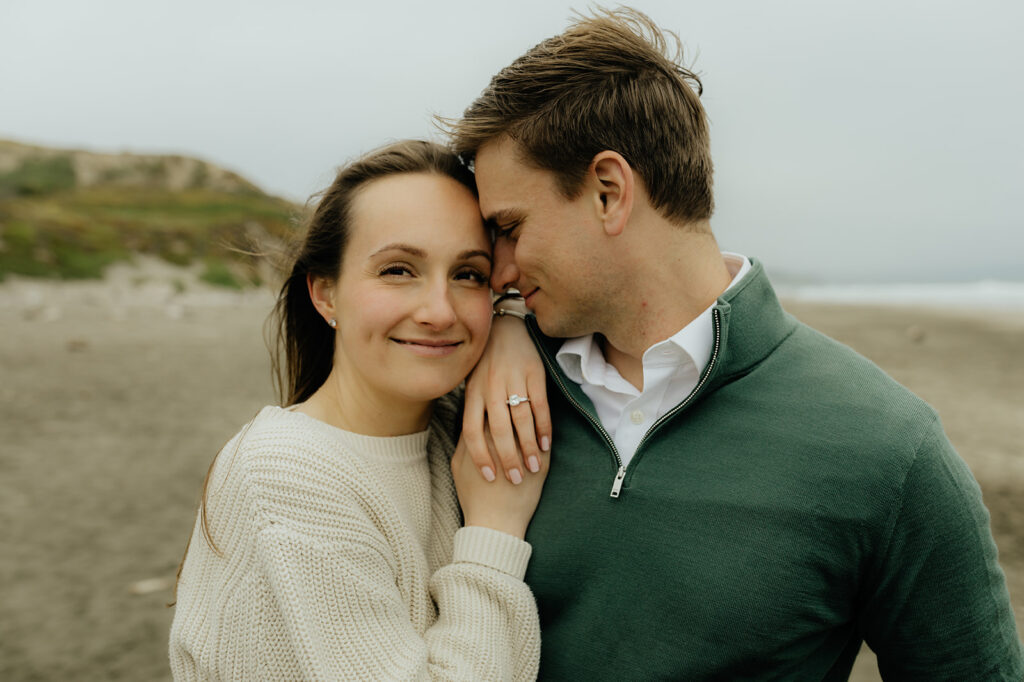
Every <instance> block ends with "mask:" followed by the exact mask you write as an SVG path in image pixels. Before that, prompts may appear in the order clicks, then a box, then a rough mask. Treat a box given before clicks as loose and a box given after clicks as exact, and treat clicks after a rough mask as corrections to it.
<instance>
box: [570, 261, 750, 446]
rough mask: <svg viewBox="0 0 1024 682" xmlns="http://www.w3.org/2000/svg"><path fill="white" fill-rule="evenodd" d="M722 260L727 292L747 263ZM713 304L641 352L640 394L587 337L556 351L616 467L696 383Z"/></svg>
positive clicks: (709, 338)
mask: <svg viewBox="0 0 1024 682" xmlns="http://www.w3.org/2000/svg"><path fill="white" fill-rule="evenodd" d="M722 258H723V259H724V260H725V265H726V267H727V268H728V269H729V274H730V275H732V281H731V282H729V286H728V287H726V291H728V290H729V289H731V288H732V287H733V286H734V285H735V284H736V283H737V282H739V281H740V280H741V279H743V276H744V275H746V274H747V272H748V271H749V270H750V261H749V260H748V259H747V258H746V257H745V256H741V255H739V254H735V253H724V252H723V253H722ZM714 305H715V304H711V305H710V306H708V307H707V309H705V310H704V311H703V312H702V313H701V314H700V315H698V316H697V317H695V318H694V319H693V320H692V321H691V322H690V323H689V324H688V325H686V326H685V327H683V328H682V329H680V330H679V331H678V332H676V333H675V334H673V335H672V336H670V337H669V338H667V339H665V340H664V341H661V342H659V343H656V344H654V345H653V346H651V347H650V348H648V349H647V350H646V351H644V355H643V359H642V362H643V369H644V389H643V390H642V391H640V390H637V388H636V387H635V386H633V384H631V383H629V382H628V381H626V380H625V379H623V378H622V375H621V374H619V372H618V370H617V369H615V368H614V367H613V366H612V365H610V364H608V363H607V362H606V361H605V359H604V355H603V354H602V353H601V348H600V346H599V345H598V343H597V340H596V339H595V338H594V335H593V334H589V335H587V336H579V337H576V338H574V339H566V340H565V342H563V343H562V346H561V348H559V350H558V353H557V354H556V356H555V359H556V360H557V361H558V364H559V365H560V366H561V367H562V370H563V371H564V372H565V374H566V376H568V377H569V378H570V379H572V380H573V381H575V382H576V383H578V384H580V386H581V388H582V389H583V392H584V393H586V394H587V397H588V398H590V400H591V401H593V403H594V407H595V408H596V409H597V416H598V418H599V419H600V420H601V424H602V425H603V426H604V428H605V430H606V431H608V435H610V436H611V437H612V440H613V441H614V442H615V447H616V448H617V449H618V451H619V456H620V457H621V458H622V466H626V465H627V464H629V460H630V459H632V458H633V455H634V453H636V448H637V446H638V445H639V444H640V441H641V440H642V439H643V437H644V434H646V433H647V431H648V430H649V429H650V428H651V426H653V425H654V422H656V421H657V420H658V419H659V418H660V417H662V416H663V415H664V414H665V413H666V412H668V411H669V410H671V409H672V408H673V407H675V406H676V405H678V404H679V403H681V402H682V401H683V399H684V398H686V396H687V395H689V394H690V391H692V390H693V389H694V387H695V386H696V385H697V382H698V381H699V380H700V375H701V373H702V372H703V371H704V368H705V367H707V365H708V362H709V361H710V360H711V351H712V349H713V346H714V336H715V330H714V320H713V318H712V312H711V309H712V308H713V307H714Z"/></svg>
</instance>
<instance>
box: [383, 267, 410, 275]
mask: <svg viewBox="0 0 1024 682" xmlns="http://www.w3.org/2000/svg"><path fill="white" fill-rule="evenodd" d="M380 274H381V275H382V276H385V277H402V276H404V275H411V274H412V271H411V270H410V269H409V268H408V267H406V266H404V265H389V266H387V267H385V268H381V271H380Z"/></svg>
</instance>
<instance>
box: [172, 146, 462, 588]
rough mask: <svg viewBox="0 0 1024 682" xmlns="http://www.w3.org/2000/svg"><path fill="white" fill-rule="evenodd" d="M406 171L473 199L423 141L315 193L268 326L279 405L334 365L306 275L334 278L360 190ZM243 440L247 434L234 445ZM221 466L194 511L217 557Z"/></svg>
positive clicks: (378, 153)
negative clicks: (212, 510)
mask: <svg viewBox="0 0 1024 682" xmlns="http://www.w3.org/2000/svg"><path fill="white" fill-rule="evenodd" d="M404 173H433V174H438V175H444V176H447V177H450V178H452V179H453V180H456V181H457V182H459V183H461V184H463V185H465V186H466V187H467V188H468V189H469V190H470V191H471V192H473V195H474V196H476V185H475V183H474V181H473V174H472V173H471V172H470V171H469V169H468V168H466V166H465V165H464V164H463V163H462V162H461V161H460V160H459V157H458V156H456V155H455V154H454V153H453V152H452V151H450V150H449V149H447V148H446V147H443V146H441V145H439V144H436V143H433V142H426V141H423V140H403V141H400V142H395V143H393V144H390V145H387V146H384V147H380V148H378V149H375V150H374V151H372V152H370V153H368V154H366V155H364V156H362V157H360V158H358V159H356V160H355V161H352V162H351V163H348V164H347V165H345V166H343V167H342V168H340V169H339V170H338V173H337V176H336V177H335V178H334V182H332V183H331V185H330V187H328V188H327V189H325V190H324V191H323V192H320V193H319V194H317V195H314V197H313V199H312V200H315V202H316V205H315V208H314V209H313V210H312V212H311V213H310V215H309V218H308V219H307V221H306V224H305V230H304V231H303V236H302V237H301V239H299V240H297V241H296V248H294V249H293V255H292V256H291V258H290V259H289V260H290V266H289V267H288V268H286V271H287V273H288V275H287V277H286V278H285V280H284V283H283V284H282V285H281V288H280V290H279V292H278V295H277V303H276V304H275V305H274V309H273V311H272V312H271V314H270V318H269V319H268V321H267V322H268V332H269V334H268V341H269V344H268V345H269V346H270V350H271V365H272V368H273V378H274V383H275V387H276V388H277V392H278V396H279V398H280V401H281V405H282V406H284V407H287V406H290V405H295V404H297V403H301V402H304V401H305V400H307V399H308V398H309V397H310V396H311V395H313V393H315V392H316V390H317V389H318V388H320V386H321V385H322V384H323V383H324V381H326V379H327V376H328V375H329V374H330V373H331V368H332V366H333V361H334V339H335V333H334V330H333V329H332V328H331V327H330V326H328V325H327V323H326V322H325V321H324V319H323V317H321V316H320V314H319V313H318V312H317V311H316V309H315V308H314V307H313V303H312V301H311V300H310V298H309V290H308V288H307V284H306V282H307V280H308V278H309V277H323V278H325V279H328V280H331V281H337V279H338V276H339V275H340V272H341V261H342V257H343V256H344V254H345V247H346V246H347V245H348V240H349V234H350V232H351V219H352V203H353V200H354V199H355V197H356V195H357V194H358V192H359V190H361V189H362V188H363V187H364V186H365V185H366V184H367V183H369V182H372V181H373V180H377V179H380V178H384V177H389V176H392V175H400V174H404ZM250 424H251V422H250ZM247 428H248V427H246V429H247ZM244 438H245V431H244V430H243V432H242V434H241V435H240V436H239V438H238V441H237V444H240V443H241V442H242V440H243V439H244ZM237 444H236V448H237V447H238V445H237ZM216 461H217V458H216V457H214V461H213V462H212V463H211V464H210V468H209V469H208V470H207V472H206V479H205V480H204V481H203V488H202V493H201V497H200V502H199V510H198V512H197V514H198V516H199V521H200V527H201V528H202V533H203V537H204V538H205V540H206V542H207V543H208V544H209V546H210V547H211V548H212V549H213V550H214V551H215V552H217V553H218V554H219V553H220V550H219V549H218V548H217V545H216V543H215V542H214V540H213V536H212V535H211V533H210V526H209V519H208V518H207V514H206V508H207V504H206V503H207V495H208V493H209V484H210V478H211V476H212V474H213V468H214V464H216ZM189 543H191V536H190V538H189ZM187 556H188V544H186V546H185V554H184V556H183V557H182V559H181V563H180V564H179V565H178V574H177V577H178V579H179V580H180V579H181V571H182V568H183V567H184V565H185V558H186V557H187Z"/></svg>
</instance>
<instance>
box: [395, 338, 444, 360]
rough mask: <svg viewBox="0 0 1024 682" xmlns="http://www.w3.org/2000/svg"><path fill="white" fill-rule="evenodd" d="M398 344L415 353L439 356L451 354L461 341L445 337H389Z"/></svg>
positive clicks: (430, 356)
mask: <svg viewBox="0 0 1024 682" xmlns="http://www.w3.org/2000/svg"><path fill="white" fill-rule="evenodd" d="M391 340H392V341H394V342H395V343H397V344H399V345H400V346H403V347H405V348H406V349H408V350H410V351H412V352H413V353H415V354H416V355H422V356H424V357H428V358H440V357H445V356H446V355H451V354H452V353H454V352H455V350H456V349H457V348H458V347H459V346H460V345H462V342H461V341H450V340H447V339H395V338H393V339H391Z"/></svg>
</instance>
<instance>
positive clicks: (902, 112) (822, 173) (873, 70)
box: [0, 0, 1024, 281]
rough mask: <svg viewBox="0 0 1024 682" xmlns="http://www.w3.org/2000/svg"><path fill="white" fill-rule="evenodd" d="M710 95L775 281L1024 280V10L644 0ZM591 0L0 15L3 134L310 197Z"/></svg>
mask: <svg viewBox="0 0 1024 682" xmlns="http://www.w3.org/2000/svg"><path fill="white" fill-rule="evenodd" d="M634 6H635V7H637V8H638V9H640V10H642V11H644V12H646V13H647V14H649V15H650V16H651V17H652V18H653V19H654V20H655V21H656V22H657V23H658V24H660V25H661V26H662V27H664V28H668V29H671V30H674V31H676V32H677V33H678V34H679V36H680V37H681V38H682V40H683V42H684V45H685V47H686V49H687V51H688V57H687V60H688V61H689V60H690V59H693V62H692V66H693V67H694V68H695V69H696V70H697V71H698V72H699V73H700V74H701V76H702V79H703V81H704V93H705V94H704V98H703V100H704V103H705V106H706V108H707V110H708V112H709V115H710V117H711V122H712V127H711V131H712V132H711V134H712V150H713V155H714V159H715V163H716V176H715V181H716V202H717V210H716V214H715V217H714V219H713V222H712V225H713V227H714V230H715V232H716V234H717V235H718V238H719V242H720V243H721V245H722V247H723V248H724V249H729V250H734V251H739V252H741V253H744V254H747V255H751V256H756V257H758V258H760V259H761V260H762V261H764V262H765V264H766V266H767V267H768V271H769V273H770V274H771V273H775V274H782V273H786V274H790V275H806V276H811V277H815V278H818V279H823V280H829V281H940V280H971V279H982V278H996V279H1013V280H1024V129H1022V125H1024V124H1022V122H1024V39H1022V37H1021V36H1022V35H1024V3H1022V2H1020V1H1019V0H1004V1H996V0H980V1H978V0H973V1H971V2H967V1H966V0H962V1H957V2H949V1H945V0H928V1H925V0H920V1H917V2H901V1H899V0H890V1H888V2H885V1H882V0H860V1H858V2H846V1H841V2H831V1H823V0H818V1H811V0H806V1H805V0H801V1H774V2H773V1H771V0H762V1H753V0H751V1H745V2H730V1H727V0H717V1H715V0H701V1H700V2H689V1H683V0H636V2H635V4H634ZM573 7H576V8H580V9H585V7H586V5H585V4H584V3H582V2H581V3H563V2H556V1H551V0H520V1H519V2H500V3H491V2H486V1H483V0H476V1H470V0H465V1H463V0H459V1H449V2H391V1H388V0H377V1H374V0H367V1H365V2H346V1H345V0H330V1H320V0H289V1H285V0H274V1H270V0H246V1H224V0H174V1H164V0H92V1H91V2H85V1H79V0H0V137H5V138H12V139H16V140H21V141H26V142H31V143H36V144H44V145H55V146H72V147H78V148H86V149H92V150H96V151H121V150H127V151H136V152H173V153H180V154H187V155H194V156H199V157H201V158H204V159H207V160H209V161H213V162H215V163H218V164H220V165H223V166H226V167H228V168H231V169H232V170H235V171H238V172H240V173H242V174H243V175H245V176H247V177H249V178H250V179H252V180H253V181H255V182H256V183H257V184H259V185H261V186H262V187H263V188H264V189H266V190H267V191H270V192H272V193H276V194H280V195H283V196H287V197H289V198H292V199H304V198H305V197H306V196H307V195H309V194H310V193H312V192H314V191H316V190H317V189H320V188H321V187H322V186H324V185H326V184H327V183H328V182H329V181H330V179H331V177H332V169H333V168H334V167H335V166H337V165H339V164H340V163H342V162H343V161H344V160H345V159H347V158H350V157H352V156H354V155H356V154H359V153H360V152H363V151H366V150H368V149H370V148H372V147H375V146H377V145H379V144H381V143H382V142H385V141H387V140H390V139H394V138H399V137H423V136H429V135H432V134H434V133H433V128H432V125H431V116H432V114H434V113H440V114H444V115H449V116H454V115H458V114H459V113H460V112H461V111H462V110H463V108H464V107H465V106H466V105H467V104H468V103H469V102H470V101H471V100H472V99H473V98H474V97H475V96H476V95H477V94H479V92H480V90H481V89H482V88H483V87H484V86H485V85H486V84H487V82H488V80H489V78H490V76H491V75H492V74H493V73H494V72H496V71H498V70H499V69H501V68H502V67H504V66H505V65H507V64H508V63H509V62H510V61H512V60H513V59H514V58H516V57H517V56H518V55H520V54H521V53H522V52H524V51H525V50H527V49H528V48H530V47H532V46H533V45H534V44H536V43H538V42H540V41H541V40H543V39H545V38H547V37H549V36H551V35H554V34H556V33H558V32H560V31H561V30H562V29H563V28H564V27H565V25H566V23H567V21H568V19H569V15H570V11H571V8H573Z"/></svg>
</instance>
